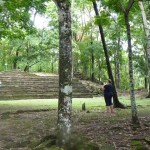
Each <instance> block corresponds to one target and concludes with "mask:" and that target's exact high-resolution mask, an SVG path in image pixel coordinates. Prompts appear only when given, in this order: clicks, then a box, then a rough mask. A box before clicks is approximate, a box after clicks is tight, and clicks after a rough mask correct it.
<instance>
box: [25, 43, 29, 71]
mask: <svg viewBox="0 0 150 150" xmlns="http://www.w3.org/2000/svg"><path fill="white" fill-rule="evenodd" d="M26 55H27V64H26V66H25V68H24V71H25V72H29V70H30V66H29V42H28V43H27V49H26Z"/></svg>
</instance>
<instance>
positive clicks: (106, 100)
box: [104, 95, 111, 113]
mask: <svg viewBox="0 0 150 150" xmlns="http://www.w3.org/2000/svg"><path fill="white" fill-rule="evenodd" d="M104 99H105V103H106V112H107V113H110V112H111V109H110V105H109V96H108V95H104Z"/></svg>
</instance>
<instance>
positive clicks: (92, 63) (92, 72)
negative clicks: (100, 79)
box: [91, 31, 95, 81]
mask: <svg viewBox="0 0 150 150" xmlns="http://www.w3.org/2000/svg"><path fill="white" fill-rule="evenodd" d="M91 32H92V31H91ZM92 40H93V39H92V33H91V80H92V81H94V79H95V77H94V49H93V41H92Z"/></svg>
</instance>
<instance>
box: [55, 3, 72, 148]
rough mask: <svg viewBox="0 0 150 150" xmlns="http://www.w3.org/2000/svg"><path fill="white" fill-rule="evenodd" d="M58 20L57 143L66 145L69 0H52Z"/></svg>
mask: <svg viewBox="0 0 150 150" xmlns="http://www.w3.org/2000/svg"><path fill="white" fill-rule="evenodd" d="M54 2H55V4H56V5H57V8H58V16H59V18H58V21H59V102H58V125H57V127H58V145H59V146H60V147H64V148H65V147H66V145H67V144H69V140H70V133H71V110H72V42H71V41H72V34H71V13H70V7H71V4H70V2H69V0H62V1H59V0H54Z"/></svg>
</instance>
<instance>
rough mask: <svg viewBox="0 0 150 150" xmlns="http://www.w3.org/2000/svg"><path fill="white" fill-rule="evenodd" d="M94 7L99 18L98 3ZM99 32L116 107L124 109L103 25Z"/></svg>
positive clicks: (94, 3)
mask: <svg viewBox="0 0 150 150" xmlns="http://www.w3.org/2000/svg"><path fill="white" fill-rule="evenodd" d="M93 7H94V10H95V14H96V15H97V16H99V13H98V9H97V4H96V2H93ZM99 31H100V35H101V40H102V45H103V49H104V53H105V58H106V64H107V72H108V76H109V78H110V79H111V80H112V85H113V101H114V107H116V108H124V107H125V106H124V105H123V104H121V103H120V102H119V99H118V95H117V91H116V87H115V83H114V78H113V74H112V69H111V65H110V61H109V56H108V52H107V47H106V42H105V36H104V32H103V28H102V26H101V25H99Z"/></svg>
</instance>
